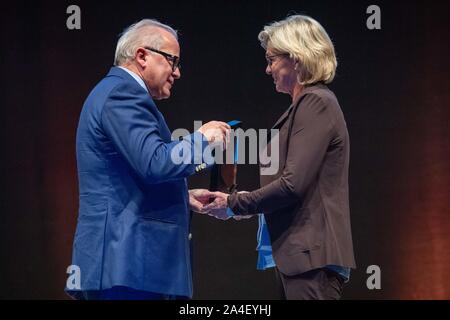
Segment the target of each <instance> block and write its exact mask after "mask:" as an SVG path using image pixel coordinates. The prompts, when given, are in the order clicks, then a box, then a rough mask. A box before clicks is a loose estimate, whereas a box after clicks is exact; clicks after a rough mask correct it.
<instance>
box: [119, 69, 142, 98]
mask: <svg viewBox="0 0 450 320" xmlns="http://www.w3.org/2000/svg"><path fill="white" fill-rule="evenodd" d="M119 68H120V69H122V70H124V71H126V72H128V74H129V75H130V76H132V77H133V78H134V80H136V81H137V83H139V85H140V86H141V87H142V88H144V89H145V91H147V92H148V90H147V87H146V85H145V83H144V80H142V78H141V77H140V76H138V75H137V74H136V73H134V72H133V71H131V70H128V69H127V68H124V67H121V66H119Z"/></svg>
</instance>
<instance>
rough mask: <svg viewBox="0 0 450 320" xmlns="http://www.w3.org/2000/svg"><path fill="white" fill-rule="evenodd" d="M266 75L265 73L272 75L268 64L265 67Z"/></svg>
mask: <svg viewBox="0 0 450 320" xmlns="http://www.w3.org/2000/svg"><path fill="white" fill-rule="evenodd" d="M266 73H267V74H268V75H271V74H272V68H271V67H270V65H269V64H268V65H267V67H266Z"/></svg>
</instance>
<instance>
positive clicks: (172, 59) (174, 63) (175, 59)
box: [144, 47, 181, 72]
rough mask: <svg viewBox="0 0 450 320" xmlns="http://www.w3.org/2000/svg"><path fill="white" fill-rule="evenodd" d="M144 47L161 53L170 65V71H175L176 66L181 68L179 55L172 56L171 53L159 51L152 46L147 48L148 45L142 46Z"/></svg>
mask: <svg viewBox="0 0 450 320" xmlns="http://www.w3.org/2000/svg"><path fill="white" fill-rule="evenodd" d="M144 48H145V49H147V50H149V51H153V52H156V53H158V54H160V55H162V56H163V57H164V58H166V60H167V62H169V64H170V65H171V67H172V72H175V70H176V69H177V68H178V69H180V68H181V64H180V57H177V56H174V55H172V54H169V53H167V52H164V51H159V50H156V49H153V48H149V47H144Z"/></svg>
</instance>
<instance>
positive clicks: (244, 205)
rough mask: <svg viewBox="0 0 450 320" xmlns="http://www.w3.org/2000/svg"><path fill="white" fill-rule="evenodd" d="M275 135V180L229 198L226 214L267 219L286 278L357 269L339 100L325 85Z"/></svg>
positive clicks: (312, 89)
mask: <svg viewBox="0 0 450 320" xmlns="http://www.w3.org/2000/svg"><path fill="white" fill-rule="evenodd" d="M273 128H275V129H279V130H280V131H279V169H278V172H277V173H276V174H274V175H270V176H264V175H261V188H260V189H258V190H255V191H253V192H250V193H241V194H237V193H233V194H231V195H230V197H229V198H228V204H229V207H230V208H231V209H232V210H233V211H234V212H235V213H236V214H257V213H261V212H262V213H264V214H265V219H266V221H267V225H268V229H269V233H270V237H271V242H272V250H273V256H274V259H275V262H276V265H277V267H278V269H279V270H280V271H281V272H283V273H284V274H286V275H296V274H300V273H303V272H306V271H308V270H312V269H316V268H320V267H323V266H325V265H330V264H331V265H339V266H346V267H355V260H354V255H353V244H352V236H351V226H350V210H349V196H348V167H349V153H350V142H349V136H348V132H347V126H346V123H345V120H344V116H343V114H342V110H341V108H340V106H339V104H338V101H337V99H336V96H335V95H334V94H333V92H331V91H330V90H329V89H328V88H327V86H325V85H324V84H315V85H311V86H308V87H305V88H304V90H303V91H302V93H301V95H300V97H299V98H298V99H297V101H295V102H294V103H293V104H292V105H291V106H290V107H289V109H288V110H287V111H286V112H285V113H284V114H283V115H282V116H281V117H280V119H279V120H278V121H277V122H276V124H275V125H274V127H273ZM273 140H274V139H272V142H273ZM272 142H271V143H272ZM268 148H269V149H270V148H271V147H270V144H269V145H268Z"/></svg>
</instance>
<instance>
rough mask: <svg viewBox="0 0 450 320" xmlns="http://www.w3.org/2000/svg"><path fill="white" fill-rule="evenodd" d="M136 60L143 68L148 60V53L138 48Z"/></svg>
mask: <svg viewBox="0 0 450 320" xmlns="http://www.w3.org/2000/svg"><path fill="white" fill-rule="evenodd" d="M134 58H135V60H136V61H137V63H139V65H140V66H141V67H142V68H143V67H144V66H145V64H146V63H147V60H148V54H147V51H146V50H145V49H144V48H138V49H137V50H136V54H135V56H134Z"/></svg>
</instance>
